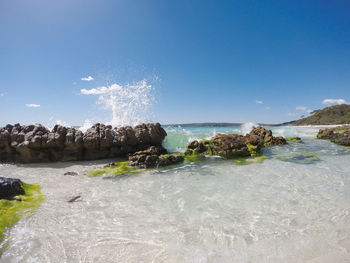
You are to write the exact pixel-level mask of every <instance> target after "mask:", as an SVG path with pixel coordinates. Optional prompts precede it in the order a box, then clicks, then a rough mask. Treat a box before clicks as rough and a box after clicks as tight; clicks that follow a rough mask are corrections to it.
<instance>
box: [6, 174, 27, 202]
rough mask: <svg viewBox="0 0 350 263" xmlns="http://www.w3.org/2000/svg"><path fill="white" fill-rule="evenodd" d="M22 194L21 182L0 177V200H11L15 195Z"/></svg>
mask: <svg viewBox="0 0 350 263" xmlns="http://www.w3.org/2000/svg"><path fill="white" fill-rule="evenodd" d="M24 194H25V192H24V189H23V186H22V181H21V180H19V179H12V178H5V177H0V199H11V198H13V197H14V196H16V195H24Z"/></svg>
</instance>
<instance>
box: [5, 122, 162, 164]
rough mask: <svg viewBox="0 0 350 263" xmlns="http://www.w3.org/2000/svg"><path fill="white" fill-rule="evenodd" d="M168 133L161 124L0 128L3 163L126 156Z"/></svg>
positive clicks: (12, 126) (145, 147)
mask: <svg viewBox="0 0 350 263" xmlns="http://www.w3.org/2000/svg"><path fill="white" fill-rule="evenodd" d="M165 136H166V132H165V130H164V129H163V128H162V127H161V126H160V124H159V123H155V124H142V125H138V126H135V127H134V128H132V127H129V126H128V127H122V128H119V129H116V128H114V129H113V128H112V126H109V125H103V124H99V123H97V124H95V125H93V126H92V127H91V128H90V129H88V130H87V131H86V132H85V133H83V132H81V131H79V130H76V129H74V128H67V127H63V126H61V125H56V126H55V127H54V128H53V129H52V131H49V130H48V129H46V128H45V127H44V126H42V125H41V124H35V125H28V126H22V125H20V124H15V125H7V126H5V127H2V128H0V162H21V163H31V162H55V161H77V160H94V159H102V158H113V157H118V156H127V155H128V154H130V153H135V152H137V151H141V150H145V149H147V148H148V147H150V146H160V145H161V143H162V141H163V140H164V138H165Z"/></svg>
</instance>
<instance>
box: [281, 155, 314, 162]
mask: <svg viewBox="0 0 350 263" xmlns="http://www.w3.org/2000/svg"><path fill="white" fill-rule="evenodd" d="M276 159H278V160H280V161H284V162H292V163H300V164H311V163H314V162H317V161H319V160H320V159H319V158H318V157H317V156H316V155H312V154H296V155H290V156H280V157H276Z"/></svg>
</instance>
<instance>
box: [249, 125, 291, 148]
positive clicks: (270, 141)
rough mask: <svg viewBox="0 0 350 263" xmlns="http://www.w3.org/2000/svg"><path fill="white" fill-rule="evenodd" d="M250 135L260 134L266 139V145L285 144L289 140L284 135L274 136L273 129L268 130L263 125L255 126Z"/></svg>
mask: <svg viewBox="0 0 350 263" xmlns="http://www.w3.org/2000/svg"><path fill="white" fill-rule="evenodd" d="M249 135H256V136H259V137H260V138H262V139H263V140H264V145H265V146H274V145H284V144H287V141H286V139H285V138H283V137H282V136H277V137H274V136H272V131H271V130H267V129H265V128H264V127H262V126H258V127H253V129H252V131H251V132H250V133H249Z"/></svg>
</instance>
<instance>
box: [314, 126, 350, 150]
mask: <svg viewBox="0 0 350 263" xmlns="http://www.w3.org/2000/svg"><path fill="white" fill-rule="evenodd" d="M317 138H318V139H323V140H330V141H331V142H334V143H336V144H339V145H343V146H350V126H349V125H343V126H338V127H334V128H327V129H320V130H319V132H318V134H317Z"/></svg>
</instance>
